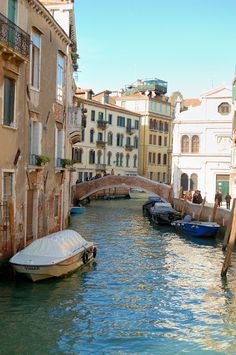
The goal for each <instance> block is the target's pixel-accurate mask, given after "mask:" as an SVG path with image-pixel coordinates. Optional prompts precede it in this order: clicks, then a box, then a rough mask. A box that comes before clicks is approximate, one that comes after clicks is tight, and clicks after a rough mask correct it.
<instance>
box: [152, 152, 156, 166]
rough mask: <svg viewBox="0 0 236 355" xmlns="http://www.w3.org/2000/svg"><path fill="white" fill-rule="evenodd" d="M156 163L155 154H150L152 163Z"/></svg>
mask: <svg viewBox="0 0 236 355" xmlns="http://www.w3.org/2000/svg"><path fill="white" fill-rule="evenodd" d="M155 162H156V153H152V163H153V164H155Z"/></svg>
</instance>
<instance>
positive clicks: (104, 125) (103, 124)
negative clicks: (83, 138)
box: [97, 120, 108, 131]
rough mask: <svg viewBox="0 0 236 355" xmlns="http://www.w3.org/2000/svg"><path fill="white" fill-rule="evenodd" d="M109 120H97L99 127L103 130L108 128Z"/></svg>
mask: <svg viewBox="0 0 236 355" xmlns="http://www.w3.org/2000/svg"><path fill="white" fill-rule="evenodd" d="M107 124H108V121H103V120H97V128H100V129H102V130H103V131H104V130H105V129H106V128H107Z"/></svg>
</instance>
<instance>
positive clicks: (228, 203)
mask: <svg viewBox="0 0 236 355" xmlns="http://www.w3.org/2000/svg"><path fill="white" fill-rule="evenodd" d="M231 198H232V197H231V196H230V194H229V193H228V192H227V194H226V196H225V202H226V208H227V209H228V210H230V201H231Z"/></svg>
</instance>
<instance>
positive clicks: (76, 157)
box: [72, 148, 83, 163]
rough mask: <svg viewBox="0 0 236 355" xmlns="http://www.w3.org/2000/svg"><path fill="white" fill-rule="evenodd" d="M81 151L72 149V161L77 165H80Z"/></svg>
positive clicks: (80, 149)
mask: <svg viewBox="0 0 236 355" xmlns="http://www.w3.org/2000/svg"><path fill="white" fill-rule="evenodd" d="M82 156H83V149H82V148H72V159H73V160H74V161H75V162H77V163H82Z"/></svg>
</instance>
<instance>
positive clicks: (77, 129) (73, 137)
mask: <svg viewBox="0 0 236 355" xmlns="http://www.w3.org/2000/svg"><path fill="white" fill-rule="evenodd" d="M81 130H82V110H81V108H80V107H77V106H76V107H74V106H72V107H69V123H68V132H69V139H70V143H71V144H75V143H78V142H80V140H81Z"/></svg>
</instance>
